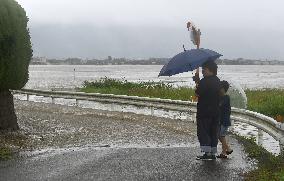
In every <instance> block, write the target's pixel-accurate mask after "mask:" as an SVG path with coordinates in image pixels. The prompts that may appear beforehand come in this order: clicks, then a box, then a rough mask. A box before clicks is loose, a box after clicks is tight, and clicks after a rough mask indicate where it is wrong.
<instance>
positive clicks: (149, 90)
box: [81, 78, 284, 180]
mask: <svg viewBox="0 0 284 181" xmlns="http://www.w3.org/2000/svg"><path fill="white" fill-rule="evenodd" d="M81 91H84V92H96V93H104V94H120V95H134V96H142V97H158V98H165V99H178V100H191V98H192V96H193V95H194V90H193V89H192V88H186V87H178V88H175V87H173V86H171V85H168V84H164V83H154V82H142V83H130V82H127V81H125V80H123V81H120V80H115V79H109V78H103V79H101V80H99V81H96V82H85V83H84V86H83V88H82V89H81ZM245 92H246V95H247V98H248V109H249V110H252V111H256V112H259V113H262V114H265V115H267V116H270V117H273V118H275V119H277V120H278V121H283V115H284V90H277V89H270V90H267V89H266V90H246V91H245ZM237 137H238V140H239V141H240V142H241V143H242V144H243V145H244V147H245V150H246V152H247V153H248V155H249V157H250V158H254V159H256V160H258V165H257V166H258V169H255V170H253V171H251V172H249V173H247V174H246V175H245V178H246V180H284V158H283V156H281V155H280V156H275V155H273V154H271V153H269V152H268V151H266V150H265V149H264V148H262V147H260V146H258V145H257V144H256V143H255V141H254V138H249V139H247V138H243V137H239V136H237Z"/></svg>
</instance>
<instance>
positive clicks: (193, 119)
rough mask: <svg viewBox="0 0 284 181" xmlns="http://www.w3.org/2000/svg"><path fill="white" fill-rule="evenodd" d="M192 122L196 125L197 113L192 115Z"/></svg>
mask: <svg viewBox="0 0 284 181" xmlns="http://www.w3.org/2000/svg"><path fill="white" fill-rule="evenodd" d="M191 120H192V122H193V123H196V113H192V114H191Z"/></svg>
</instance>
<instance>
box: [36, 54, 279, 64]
mask: <svg viewBox="0 0 284 181" xmlns="http://www.w3.org/2000/svg"><path fill="white" fill-rule="evenodd" d="M169 60H170V59H169V58H149V59H126V58H112V57H111V56H108V58H107V59H103V60H99V59H90V60H86V59H80V58H67V59H44V60H42V58H38V57H35V58H33V60H32V61H31V64H34V65H36V64H38V65H48V64H51V65H164V64H166V63H167V62H168V61H169ZM216 62H217V64H219V65H284V61H279V60H249V59H243V58H238V59H233V60H229V59H218V60H216Z"/></svg>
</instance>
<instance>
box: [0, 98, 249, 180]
mask: <svg viewBox="0 0 284 181" xmlns="http://www.w3.org/2000/svg"><path fill="white" fill-rule="evenodd" d="M16 108H17V115H18V117H19V122H20V125H21V127H22V128H24V130H25V132H26V134H27V135H29V139H28V140H32V143H34V144H36V145H37V146H38V147H36V148H33V149H32V151H28V150H29V149H30V148H28V147H29V143H27V148H26V149H23V150H22V151H21V152H20V155H19V156H18V157H16V158H14V159H12V160H8V161H2V162H0V180H24V181H30V180H31V181H32V180H37V181H38V180H197V181H198V180H210V181H211V180H212V181H214V180H216V181H219V180H220V181H221V180H242V174H243V173H245V172H247V171H249V170H250V169H252V167H253V166H252V165H253V163H252V162H251V161H249V160H248V159H247V157H246V155H245V153H244V151H243V147H242V145H240V144H238V142H237V140H235V139H234V138H230V142H231V144H232V148H233V149H234V153H233V154H232V156H231V157H230V158H229V159H227V160H220V159H218V160H216V161H198V160H196V159H195V157H196V155H199V154H200V152H199V147H198V142H197V139H196V136H195V125H194V124H192V123H189V122H188V123H187V122H186V121H175V120H170V119H164V118H153V117H151V116H141V115H135V114H126V113H122V114H121V113H109V112H106V111H94V110H85V109H84V110H83V109H79V108H72V107H66V106H59V105H43V104H40V103H36V104H35V103H27V102H16ZM43 108H44V109H43ZM40 110H42V111H40ZM54 110H56V111H54ZM58 113H59V114H58ZM31 118H32V119H31ZM78 118H79V119H78ZM80 118H81V119H80ZM72 119H74V123H73V122H72ZM48 120H51V121H50V122H51V123H50V124H47V123H48V122H49V121H48ZM75 120H76V121H75ZM56 121H59V122H60V127H59V128H60V129H59V128H58V129H57V127H55V128H54V129H51V130H50V129H48V128H49V127H50V126H53V127H54V125H57V123H56ZM80 122H82V124H81V123H80ZM86 123H88V124H86ZM118 123H119V124H118ZM38 124H40V125H38ZM121 124H122V125H124V126H122V127H119V125H121ZM98 125H99V128H100V129H96V130H95V131H94V132H92V131H90V130H88V129H87V128H93V129H95V128H97V127H96V126H98ZM114 128H115V129H114ZM46 129H47V130H48V131H44V130H46ZM108 129H113V131H112V132H111V137H110V136H105V135H104V134H105V131H107V130H108ZM58 130H60V131H58ZM70 130H71V133H70ZM82 131H83V133H84V134H82V135H80V134H79V133H81V132H82ZM84 131H85V132H84ZM108 133H109V132H108ZM74 134H75V135H77V134H78V135H77V136H76V137H75V138H76V139H75V138H73V137H71V136H72V135H74ZM102 135H103V136H102ZM95 137H99V139H92V138H95ZM104 137H105V139H104ZM56 139H59V140H60V141H59V142H56V141H55V140H56ZM86 140H87V141H86ZM47 143H49V144H47ZM73 143H74V144H73ZM106 144H107V145H108V146H109V147H103V146H105V145H106ZM219 148H220V145H219Z"/></svg>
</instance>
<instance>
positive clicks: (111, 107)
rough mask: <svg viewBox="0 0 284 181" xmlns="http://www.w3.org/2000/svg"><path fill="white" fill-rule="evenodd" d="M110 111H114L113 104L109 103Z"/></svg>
mask: <svg viewBox="0 0 284 181" xmlns="http://www.w3.org/2000/svg"><path fill="white" fill-rule="evenodd" d="M110 110H111V111H114V103H111V105H110Z"/></svg>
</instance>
